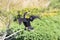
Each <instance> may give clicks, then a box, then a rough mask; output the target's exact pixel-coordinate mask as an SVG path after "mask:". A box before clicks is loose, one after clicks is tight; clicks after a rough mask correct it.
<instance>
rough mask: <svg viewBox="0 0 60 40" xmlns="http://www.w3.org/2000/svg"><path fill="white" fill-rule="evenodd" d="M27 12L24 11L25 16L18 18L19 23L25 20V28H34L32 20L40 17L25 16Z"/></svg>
mask: <svg viewBox="0 0 60 40" xmlns="http://www.w3.org/2000/svg"><path fill="white" fill-rule="evenodd" d="M26 14H27V12H25V13H24V15H23V18H21V17H19V18H17V19H18V22H19V24H21V23H22V22H23V24H24V26H25V30H26V29H28V30H33V27H32V26H31V23H30V22H32V21H33V20H34V19H36V18H39V17H38V16H34V15H31V16H30V18H25V16H26ZM18 15H20V14H18ZM18 15H17V16H18ZM39 19H40V18H39Z"/></svg>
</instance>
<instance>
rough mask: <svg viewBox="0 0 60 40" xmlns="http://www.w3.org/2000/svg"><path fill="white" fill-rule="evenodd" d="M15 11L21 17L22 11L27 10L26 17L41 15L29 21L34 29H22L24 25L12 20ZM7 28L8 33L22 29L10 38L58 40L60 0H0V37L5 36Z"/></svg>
mask: <svg viewBox="0 0 60 40" xmlns="http://www.w3.org/2000/svg"><path fill="white" fill-rule="evenodd" d="M17 11H20V14H21V15H22V16H21V17H23V14H24V12H29V15H27V16H26V18H28V17H30V15H37V16H39V17H41V20H39V19H35V20H34V21H33V22H31V25H32V27H34V31H25V30H22V29H24V25H23V24H21V25H19V24H18V22H17V21H16V22H14V21H13V19H14V17H16V16H17ZM7 29H10V30H9V32H10V34H12V33H14V32H17V31H18V29H19V30H22V31H21V32H19V33H18V34H16V35H14V38H12V39H11V40H60V0H0V36H1V37H0V39H1V38H3V37H6V35H5V34H6V30H7ZM10 34H9V35H10ZM12 37H13V36H12ZM1 40H2V39H1ZM7 40H9V39H7Z"/></svg>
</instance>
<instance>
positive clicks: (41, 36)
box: [11, 15, 60, 40]
mask: <svg viewBox="0 0 60 40" xmlns="http://www.w3.org/2000/svg"><path fill="white" fill-rule="evenodd" d="M31 25H32V27H34V30H33V31H27V30H26V31H25V30H23V31H21V32H20V33H19V35H17V36H16V38H17V39H16V40H60V15H56V16H47V17H45V16H44V17H42V18H41V20H39V19H35V20H34V21H33V22H31ZM11 28H12V30H13V31H14V32H16V31H17V30H18V29H19V30H21V29H24V25H23V24H22V25H19V24H18V23H16V22H13V23H12V24H11Z"/></svg>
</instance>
